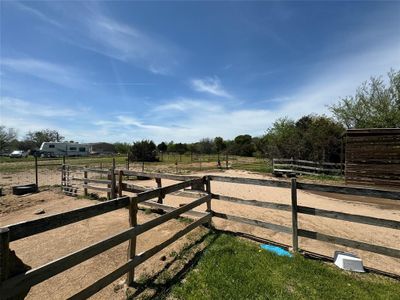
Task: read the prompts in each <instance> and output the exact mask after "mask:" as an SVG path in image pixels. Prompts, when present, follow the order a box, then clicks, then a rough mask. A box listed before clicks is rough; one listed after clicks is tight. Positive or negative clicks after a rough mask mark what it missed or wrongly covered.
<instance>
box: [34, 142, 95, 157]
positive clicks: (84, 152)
mask: <svg viewBox="0 0 400 300" xmlns="http://www.w3.org/2000/svg"><path fill="white" fill-rule="evenodd" d="M40 153H41V155H42V156H47V157H61V156H88V155H89V146H88V145H86V144H79V143H67V142H61V143H60V142H44V143H43V144H42V146H40Z"/></svg>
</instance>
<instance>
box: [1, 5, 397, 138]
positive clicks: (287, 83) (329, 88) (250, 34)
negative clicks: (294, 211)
mask: <svg viewBox="0 0 400 300" xmlns="http://www.w3.org/2000/svg"><path fill="white" fill-rule="evenodd" d="M0 5H1V24H0V25H1V45H0V50H1V52H0V59H1V61H0V80H1V91H0V93H1V94H0V97H1V98H0V101H1V102H0V124H2V125H5V126H7V127H13V128H16V129H17V130H18V133H19V136H20V137H23V136H24V134H25V133H26V132H27V131H30V130H39V129H43V128H51V129H56V130H59V131H60V132H61V133H62V134H63V135H64V136H65V137H66V138H67V139H68V140H75V141H80V142H93V141H110V142H115V141H126V142H131V141H134V140H139V139H144V138H146V139H153V140H155V141H156V142H160V141H163V140H164V141H170V140H174V141H176V142H192V141H196V140H199V139H200V138H203V137H210V138H213V137H215V136H222V137H224V138H227V139H228V138H234V137H235V136H236V135H238V134H244V133H248V134H251V135H256V136H257V135H261V134H263V133H264V132H265V131H266V129H267V128H268V127H269V126H270V125H271V124H272V123H273V122H274V120H276V119H277V118H280V117H284V116H288V117H291V118H298V117H300V116H302V115H305V114H311V113H318V114H322V113H325V114H329V111H328V109H327V105H329V104H332V103H336V102H337V101H338V99H339V97H341V96H347V95H352V94H354V92H355V90H356V88H357V87H358V86H359V85H360V84H361V83H362V82H363V81H365V80H367V79H368V78H369V77H370V76H378V75H385V74H386V73H387V72H388V71H389V70H390V69H391V68H394V69H396V70H398V69H400V18H399V15H400V2H340V1H338V2H130V1H123V2H111V1H110V2H74V1H69V2H61V1H52V2H36V1H31V2H11V1H1V2H0Z"/></svg>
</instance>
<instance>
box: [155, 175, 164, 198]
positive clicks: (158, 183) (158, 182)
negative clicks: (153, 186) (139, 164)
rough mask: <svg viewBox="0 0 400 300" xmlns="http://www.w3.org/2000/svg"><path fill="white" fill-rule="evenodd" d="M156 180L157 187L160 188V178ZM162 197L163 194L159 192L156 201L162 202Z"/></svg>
mask: <svg viewBox="0 0 400 300" xmlns="http://www.w3.org/2000/svg"><path fill="white" fill-rule="evenodd" d="M156 182H157V188H159V189H160V188H162V184H161V178H156ZM163 199H164V195H162V194H160V195H159V196H158V200H157V203H161V204H162V203H163Z"/></svg>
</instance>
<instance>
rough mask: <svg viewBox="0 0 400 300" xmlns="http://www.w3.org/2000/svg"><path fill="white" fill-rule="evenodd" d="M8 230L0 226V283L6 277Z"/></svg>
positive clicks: (8, 264) (8, 265)
mask: <svg viewBox="0 0 400 300" xmlns="http://www.w3.org/2000/svg"><path fill="white" fill-rule="evenodd" d="M9 243H10V230H9V229H8V228H7V227H3V228H0V283H1V282H3V281H5V280H6V279H7V278H8V273H9V267H10V261H9Z"/></svg>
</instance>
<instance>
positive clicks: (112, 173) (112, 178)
mask: <svg viewBox="0 0 400 300" xmlns="http://www.w3.org/2000/svg"><path fill="white" fill-rule="evenodd" d="M110 179H111V195H110V196H111V199H114V198H116V193H115V186H116V182H115V158H113V164H112V168H111V178H110Z"/></svg>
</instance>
